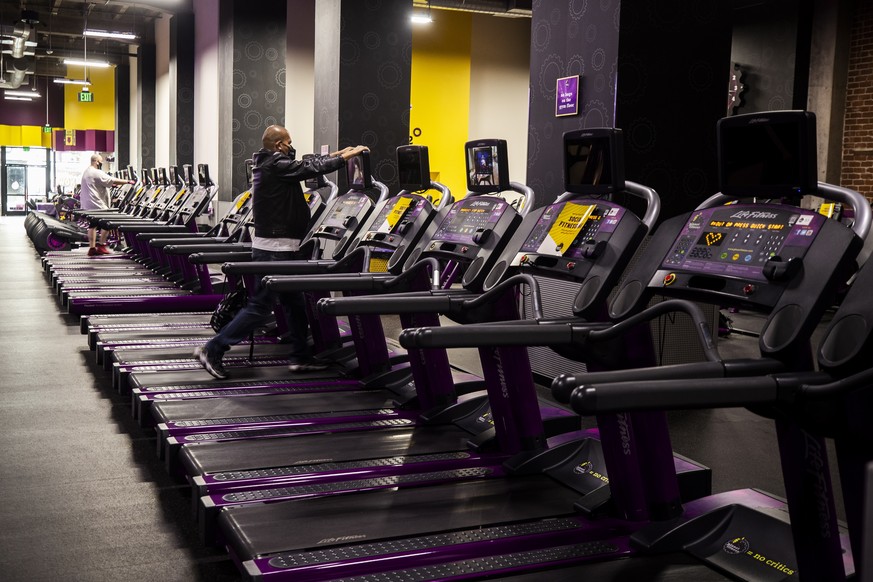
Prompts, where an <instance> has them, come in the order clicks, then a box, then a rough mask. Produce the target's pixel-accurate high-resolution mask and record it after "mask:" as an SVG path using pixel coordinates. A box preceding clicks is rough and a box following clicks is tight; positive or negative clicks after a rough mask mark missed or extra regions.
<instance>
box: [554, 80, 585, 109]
mask: <svg viewBox="0 0 873 582" xmlns="http://www.w3.org/2000/svg"><path fill="white" fill-rule="evenodd" d="M577 113H579V75H573V76H572V77H561V78H560V79H558V87H557V92H556V94H555V117H562V116H564V115H576V114H577Z"/></svg>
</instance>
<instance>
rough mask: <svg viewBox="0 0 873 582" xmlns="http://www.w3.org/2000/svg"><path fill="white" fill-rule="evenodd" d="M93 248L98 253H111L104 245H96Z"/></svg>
mask: <svg viewBox="0 0 873 582" xmlns="http://www.w3.org/2000/svg"><path fill="white" fill-rule="evenodd" d="M95 250H96V251H97V254H98V255H111V254H112V251H110V250H109V248H108V247H107V246H106V245H97V248H96V249H95Z"/></svg>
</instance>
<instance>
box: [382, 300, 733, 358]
mask: <svg viewBox="0 0 873 582" xmlns="http://www.w3.org/2000/svg"><path fill="white" fill-rule="evenodd" d="M675 311H684V312H686V313H688V315H690V316H691V319H692V321H693V322H694V324H695V325H694V327H695V330H696V332H697V337H698V339H699V341H700V344H701V347H702V348H703V353H704V355H705V356H706V359H707V360H709V361H714V362H720V361H721V357H720V356H719V353H718V349H717V348H716V346H715V344H714V343H713V341H712V335H711V334H710V333H709V326H708V325H707V322H706V318H705V317H704V315H703V311H702V310H701V309H700V307H698V306H697V305H696V304H694V303H692V302H690V301H687V300H684V299H671V300H669V301H663V302H661V303H657V304H655V305H653V306H651V307H649V308H647V309H645V310H644V311H641V312H640V313H637V314H636V315H633V316H632V317H629V318H627V319H624V320H622V321H620V322H619V323H616V324H614V325H611V324H608V323H600V322H596V323H589V322H582V321H580V322H579V323H563V322H562V323H559V324H555V325H548V320H545V321H538V320H526V321H527V323H525V322H509V323H507V324H500V323H496V324H475V325H467V326H458V327H449V328H433V327H421V328H410V329H406V330H404V331H403V332H402V333H401V334H400V338H399V339H400V345H401V346H403V347H405V348H431V347H445V348H453V347H480V346H483V345H488V346H530V345H538V346H548V345H566V344H580V345H585V344H587V343H589V342H603V341H609V340H613V339H616V338H619V337H621V336H623V335H624V334H626V333H628V332H629V331H630V330H631V329H633V328H634V327H635V326H637V325H639V324H641V323H645V322H648V321H649V320H651V319H654V318H656V317H658V316H660V315H663V314H665V313H672V312H675Z"/></svg>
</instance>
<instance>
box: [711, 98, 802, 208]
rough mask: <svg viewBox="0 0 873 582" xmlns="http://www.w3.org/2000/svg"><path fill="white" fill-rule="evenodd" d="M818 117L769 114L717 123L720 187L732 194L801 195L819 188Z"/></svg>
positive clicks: (724, 192) (781, 113)
mask: <svg viewBox="0 0 873 582" xmlns="http://www.w3.org/2000/svg"><path fill="white" fill-rule="evenodd" d="M817 173H818V169H817V163H816V138H815V115H813V114H812V113H809V112H807V111H770V112H762V113H753V114H748V115H737V116H734V117H726V118H724V119H721V120H720V121H719V122H718V178H719V188H720V190H721V192H722V193H723V194H726V195H728V196H736V197H739V198H742V197H752V196H759V197H768V198H778V197H787V196H802V195H804V194H807V193H809V192H814V191H815V189H816V186H817Z"/></svg>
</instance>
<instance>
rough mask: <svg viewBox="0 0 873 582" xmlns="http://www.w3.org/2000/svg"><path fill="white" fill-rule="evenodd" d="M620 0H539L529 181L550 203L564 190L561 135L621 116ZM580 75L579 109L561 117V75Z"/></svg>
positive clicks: (532, 63)
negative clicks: (617, 107) (558, 107)
mask: <svg viewBox="0 0 873 582" xmlns="http://www.w3.org/2000/svg"><path fill="white" fill-rule="evenodd" d="M620 4H621V3H620V2H619V0H603V1H597V2H593V1H586V2H579V1H576V2H567V1H566V0H540V1H539V2H534V10H533V20H532V22H531V56H530V112H529V122H528V123H529V127H528V148H527V156H528V164H527V176H528V178H527V182H528V185H529V186H531V187H532V188H533V189H534V191H535V192H536V193H537V196H538V203H539V204H540V205H545V204H548V203H550V202H551V201H553V200H554V199H555V198H556V197H557V196H558V195H559V194H560V193H561V192H563V189H564V185H563V178H562V175H563V172H562V160H561V136H562V135H563V134H564V132H565V131H570V130H574V129H582V128H585V127H612V126H613V125H614V121H615V106H614V105H615V83H616V62H617V60H618V45H619V42H618V39H619V34H618V33H619V28H618V26H619V15H620ZM572 75H580V76H581V78H580V80H579V87H580V90H579V112H580V113H579V114H578V115H574V116H567V117H555V86H556V81H557V79H559V78H561V77H569V76H572Z"/></svg>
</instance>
